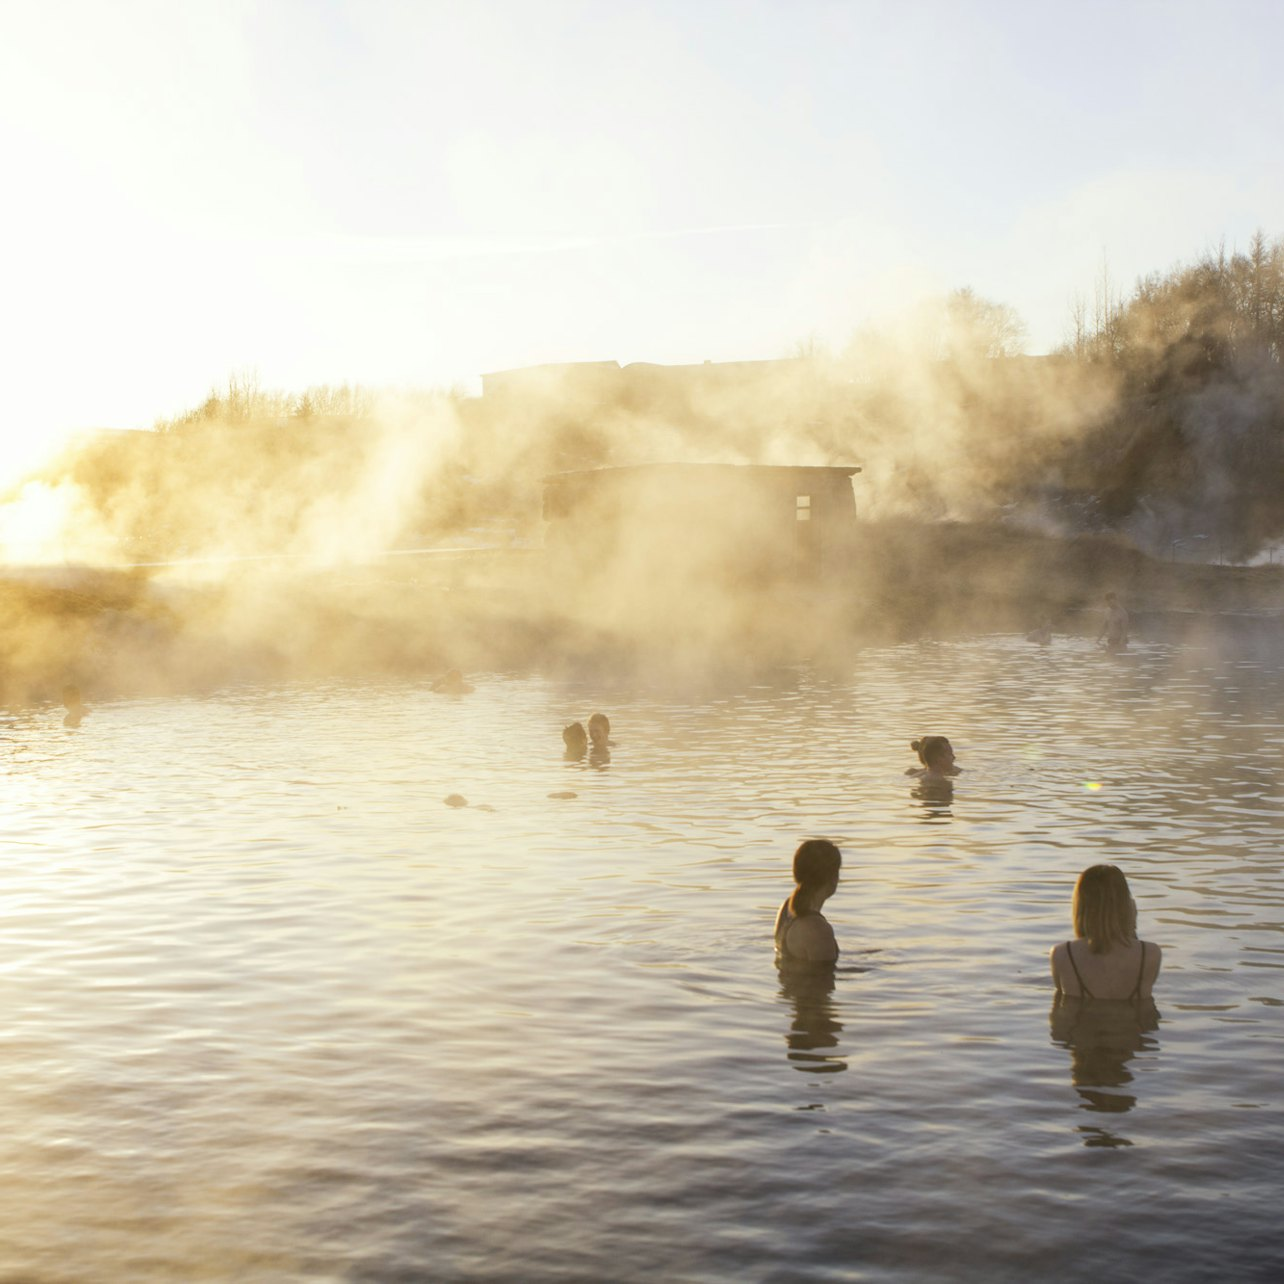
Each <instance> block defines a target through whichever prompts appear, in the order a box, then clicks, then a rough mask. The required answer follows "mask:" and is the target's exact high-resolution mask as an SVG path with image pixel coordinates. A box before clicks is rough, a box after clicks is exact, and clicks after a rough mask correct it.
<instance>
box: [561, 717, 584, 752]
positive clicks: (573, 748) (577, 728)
mask: <svg viewBox="0 0 1284 1284" xmlns="http://www.w3.org/2000/svg"><path fill="white" fill-rule="evenodd" d="M562 743H563V744H564V745H565V746H566V757H567V758H583V757H584V755H585V753H587V752H588V732H587V731H585V730H584V724H583V723H582V722H572V723H571V724H570V725H569V726H567V727H563V728H562Z"/></svg>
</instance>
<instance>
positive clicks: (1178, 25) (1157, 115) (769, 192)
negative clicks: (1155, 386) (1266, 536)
mask: <svg viewBox="0 0 1284 1284" xmlns="http://www.w3.org/2000/svg"><path fill="white" fill-rule="evenodd" d="M1281 49H1284V3H1277V2H1276V0H1218V2H1216V3H1215V2H1214V0H1201V2H1199V3H1192V2H1183V0H1170V2H1166V3H1161V2H1159V0H1153V2H1143V0H1133V2H1132V3H1129V2H1128V0H1109V2H1098V0H1087V2H1083V0H1077V2H1076V3H1073V4H1070V3H1058V4H1050V3H1039V2H1038V0H955V2H953V3H949V2H946V0H898V2H895V3H876V2H872V0H851V2H849V3H823V2H821V0H788V2H787V3H786V2H783V0H782V2H780V3H762V2H753V0H746V2H740V3H722V2H714V0H680V2H675V3H670V2H669V0H663V2H661V0H645V2H638V3H628V2H626V0H614V2H610V0H599V2H597V3H569V2H563V0H526V2H524V3H523V2H520V0H474V3H471V4H462V3H459V0H450V2H448V3H435V2H434V0H419V2H418V3H414V2H411V0H407V2H405V3H390V2H387V0H351V2H347V0H331V2H328V3H327V2H326V0H262V2H260V3H249V2H248V0H96V2H93V0H39V2H36V0H22V2H21V3H16V2H15V0H0V164H2V165H3V171H2V172H3V176H4V186H3V193H4V195H3V201H2V203H0V246H2V247H3V248H2V250H0V254H2V255H3V258H2V259H0V265H2V266H0V345H2V347H3V364H2V367H0V368H3V371H4V392H3V397H2V399H0V434H3V438H2V440H4V441H7V442H8V443H9V445H8V449H10V450H12V448H13V445H14V444H15V443H16V442H17V441H18V440H22V441H24V442H27V443H30V444H33V445H34V444H35V443H37V442H39V441H42V440H44V439H46V438H49V437H52V436H53V435H55V434H57V433H58V432H60V431H62V430H66V429H71V428H84V427H150V426H151V424H152V423H153V422H154V421H155V419H157V418H158V417H160V416H165V415H170V414H173V413H176V412H178V411H181V410H184V409H187V408H189V407H191V406H193V405H195V404H197V403H199V402H200V401H201V400H202V399H203V398H204V396H205V394H206V393H207V392H208V391H209V389H210V388H211V387H213V386H215V385H218V386H222V385H224V384H225V383H226V381H227V378H228V376H229V375H230V374H232V373H233V372H248V371H254V372H256V373H257V376H258V379H259V381H260V383H261V385H262V386H264V387H267V388H280V389H287V390H299V389H302V388H303V387H305V386H306V385H308V384H313V383H340V382H343V381H345V380H346V381H358V382H362V383H367V384H372V385H400V386H406V385H409V386H414V387H424V386H434V385H443V384H452V383H462V384H464V385H465V386H466V387H469V388H472V387H474V386H475V385H476V377H477V376H478V375H479V374H480V373H481V372H482V371H486V370H494V369H502V368H506V367H510V366H519V365H527V364H534V363H537V362H544V361H576V360H604V359H614V360H618V361H621V362H630V361H661V362H688V361H701V360H705V359H712V360H736V359H750V358H760V357H774V356H781V355H786V354H787V353H789V352H790V351H791V350H793V349H794V348H796V346H797V345H798V344H799V343H800V342H803V341H806V340H807V339H808V338H809V337H813V336H814V337H816V338H818V339H820V340H821V341H823V342H826V343H828V344H831V345H834V346H838V347H840V346H841V345H842V343H843V342H844V341H845V340H846V339H847V337H848V336H849V335H850V334H851V333H852V332H853V331H854V330H855V329H856V328H858V327H859V326H861V325H862V324H865V323H868V322H870V321H871V320H873V321H877V320H878V319H879V318H882V317H886V316H888V315H890V314H892V313H894V312H896V311H897V310H900V309H903V308H905V307H906V306H908V305H910V304H912V303H913V302H915V301H916V300H919V299H921V298H923V297H925V296H927V295H930V294H932V293H935V292H944V291H948V290H950V289H953V288H955V287H958V286H964V285H967V286H971V287H972V288H973V289H975V290H976V291H977V293H978V294H980V295H982V296H984V297H986V298H990V299H993V300H995V301H998V302H1002V303H1007V304H1010V305H1011V306H1012V307H1014V308H1016V310H1017V311H1018V312H1019V313H1020V314H1021V316H1022V318H1023V319H1024V320H1025V322H1026V324H1027V325H1028V327H1029V333H1030V350H1031V351H1043V350H1046V349H1048V348H1050V347H1052V346H1055V345H1056V344H1057V343H1058V342H1059V341H1060V340H1061V339H1062V338H1063V337H1064V335H1065V330H1066V325H1067V320H1068V316H1069V309H1070V301H1071V298H1072V296H1073V295H1074V294H1075V292H1076V291H1081V292H1083V293H1084V294H1086V295H1088V296H1090V295H1091V291H1092V288H1093V280H1094V277H1095V276H1097V275H1098V274H1099V272H1100V269H1101V264H1102V261H1103V256H1104V258H1105V260H1106V261H1107V262H1108V264H1109V270H1110V272H1111V275H1112V276H1113V277H1114V279H1115V280H1116V281H1117V282H1118V283H1119V284H1120V286H1121V287H1122V288H1123V289H1124V290H1125V291H1126V290H1128V289H1130V288H1131V286H1132V284H1133V282H1134V280H1135V279H1136V277H1137V276H1138V275H1139V274H1141V273H1145V272H1149V271H1153V270H1166V269H1168V268H1170V267H1172V266H1173V265H1174V264H1175V263H1177V262H1178V261H1189V260H1191V259H1193V258H1195V257H1197V256H1198V255H1199V254H1200V253H1202V252H1203V251H1205V250H1207V249H1210V248H1214V247H1216V246H1217V245H1218V244H1219V243H1220V242H1223V241H1224V242H1225V244H1226V246H1227V247H1228V248H1231V249H1235V248H1239V249H1243V248H1245V247H1246V246H1247V243H1248V240H1249V237H1250V236H1251V235H1252V232H1253V230H1254V229H1255V228H1259V227H1260V228H1261V229H1262V230H1263V231H1265V233H1266V234H1267V236H1268V237H1270V238H1272V239H1273V238H1275V237H1278V236H1281V235H1284V164H1282V163H1281V162H1284V155H1282V154H1281V153H1282V151H1284V148H1282V147H1281V141H1280V140H1281V130H1280V125H1281V122H1282V121H1284V77H1281V75H1280V72H1279V53H1280V50H1281Z"/></svg>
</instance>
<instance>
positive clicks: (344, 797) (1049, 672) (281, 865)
mask: <svg viewBox="0 0 1284 1284" xmlns="http://www.w3.org/2000/svg"><path fill="white" fill-rule="evenodd" d="M470 680H472V681H473V682H474V683H475V685H476V690H475V692H474V693H473V694H471V695H467V696H462V697H450V696H442V695H434V694H433V693H432V692H431V691H429V690H428V689H427V685H426V684H423V685H419V684H410V683H397V684H391V683H387V684H381V685H376V684H365V685H355V684H348V685H331V686H316V685H313V686H306V687H292V688H288V689H241V690H231V691H226V692H223V693H221V694H217V695H214V696H207V697H204V698H199V699H198V698H192V699H174V700H150V701H139V702H121V703H114V704H106V705H100V706H98V707H95V708H94V709H93V711H92V712H91V713H90V714H89V716H88V717H87V718H86V719H85V721H84V724H83V725H82V726H81V727H80V728H78V729H76V730H68V729H64V728H63V727H62V726H61V722H60V715H61V711H60V710H59V711H54V710H47V711H39V712H35V713H28V714H23V715H12V716H11V717H10V718H9V720H8V721H7V723H6V724H5V725H4V726H3V733H4V738H3V741H0V753H2V754H3V762H4V791H3V801H2V803H0V806H3V821H4V828H3V833H4V862H3V866H2V867H0V897H2V900H0V906H2V909H3V920H2V922H3V930H4V951H3V956H2V960H0V962H2V968H0V986H2V990H0V993H2V995H3V999H4V1003H5V1010H6V1012H7V1013H8V1020H7V1022H6V1024H5V1027H4V1031H3V1035H2V1036H0V1039H2V1044H3V1047H2V1051H3V1055H2V1056H0V1075H3V1087H4V1091H3V1093H0V1192H2V1195H3V1207H4V1209H5V1212H6V1216H5V1217H4V1218H3V1221H2V1223H0V1273H2V1274H3V1275H4V1276H6V1277H19V1276H20V1277H21V1278H23V1279H30V1280H63V1279H131V1280H148V1279H183V1280H190V1279H206V1278H208V1279H227V1278H237V1279H255V1278H262V1279H277V1278H308V1279H345V1280H347V1279H372V1280H374V1279H377V1280H384V1279H395V1278H440V1279H527V1280H529V1279H545V1278H547V1279H553V1278H557V1279H584V1280H601V1279H657V1278H663V1279H704V1278H715V1277H717V1278H738V1279H762V1280H773V1279H780V1280H785V1279H872V1280H884V1279H886V1280H893V1279H896V1280H904V1279H916V1278H925V1277H932V1276H937V1277H940V1276H947V1277H951V1278H976V1279H994V1278H1007V1279H1029V1278H1034V1277H1040V1278H1055V1279H1097V1278H1126V1277H1141V1276H1146V1277H1151V1278H1163V1279H1165V1280H1184V1279H1191V1280H1195V1279H1228V1278H1236V1279H1254V1278H1261V1279H1266V1278H1269V1277H1274V1276H1277V1275H1278V1268H1279V1265H1280V1262H1281V1261H1282V1260H1284V1258H1282V1254H1284V1235H1282V1234H1281V1232H1280V1230H1279V1228H1278V1215H1277V1205H1278V1198H1279V1191H1280V1189H1281V1186H1282V1185H1284V1146H1282V1145H1281V1143H1282V1142H1284V1128H1282V1127H1281V1114H1280V1105H1281V1089H1280V1074H1279V1067H1280V1064H1281V1052H1282V1051H1284V1047H1282V1039H1281V1021H1280V1008H1281V1005H1282V1004H1284V878H1282V876H1281V842H1280V839H1281V816H1282V813H1284V783H1282V780H1281V760H1282V758H1284V667H1282V666H1281V664H1280V662H1279V660H1278V659H1277V658H1276V657H1275V655H1274V654H1273V653H1272V651H1271V649H1270V647H1269V646H1268V645H1267V644H1266V643H1265V642H1264V641H1263V640H1262V638H1261V637H1260V636H1259V637H1258V638H1257V639H1256V641H1253V640H1248V641H1244V642H1236V641H1235V640H1234V639H1233V638H1232V637H1230V636H1229V635H1228V636H1227V637H1226V638H1225V639H1223V640H1222V643H1221V644H1219V645H1212V644H1210V643H1209V642H1208V641H1207V640H1205V642H1204V643H1202V644H1200V645H1180V644H1171V645H1168V644H1165V645H1160V644H1151V645H1144V644H1143V645H1139V646H1136V647H1135V648H1134V649H1133V650H1132V651H1131V652H1129V653H1127V654H1125V655H1123V656H1118V657H1110V656H1107V655H1105V654H1103V653H1101V652H1099V651H1097V650H1095V649H1094V648H1093V647H1091V646H1090V645H1089V644H1087V643H1086V642H1081V641H1077V640H1065V641H1058V642H1057V643H1055V644H1054V645H1053V646H1052V647H1050V648H1046V649H1040V648H1035V647H1030V646H1028V645H1027V644H1025V643H1024V642H1018V641H1015V640H1013V639H1010V638H1002V637H1000V638H978V639H971V640H964V641H957V642H940V643H916V644H911V645H905V646H899V647H891V648H887V649H870V650H865V651H862V652H858V653H856V654H854V655H853V657H852V660H851V663H850V665H848V666H843V667H840V668H837V669H835V668H829V669H826V670H817V669H812V668H807V667H795V668H788V669H780V670H774V671H770V672H765V673H759V674H755V675H752V676H748V677H746V676H743V675H741V676H729V677H727V678H726V679H725V680H724V681H723V682H722V683H721V684H719V685H714V686H710V685H709V684H708V683H703V684H696V683H694V682H692V683H688V684H685V685H684V684H681V683H676V682H674V681H673V680H672V679H662V678H661V677H659V676H658V675H657V676H656V678H655V679H654V680H653V681H648V680H646V679H641V680H639V679H636V678H635V679H631V680H630V681H629V682H628V683H627V684H624V683H622V682H615V683H613V682H611V681H609V680H605V679H602V678H600V677H599V678H596V679H593V680H588V679H585V680H584V681H579V682H571V681H565V680H556V679H551V678H547V677H541V676H538V675H530V674H517V673H484V674H472V675H470ZM597 708H602V709H605V710H606V711H607V712H608V713H609V714H610V715H611V718H612V722H613V738H614V740H615V745H614V747H613V750H612V755H611V760H610V762H609V764H603V763H597V764H590V763H589V762H587V761H585V762H582V763H569V764H568V763H566V762H563V761H562V758H561V740H560V728H561V726H562V725H563V724H564V723H565V722H567V721H570V720H572V719H574V718H579V719H581V720H586V719H587V717H588V715H589V713H591V712H593V710H594V709H597ZM924 732H945V733H947V734H949V735H950V736H951V738H952V740H953V742H954V745H955V748H956V750H957V752H958V755H959V761H960V763H961V764H962V765H963V766H964V767H965V768H966V771H965V773H964V774H963V775H961V776H960V777H959V778H958V781H957V783H956V785H955V787H954V789H953V791H952V794H949V795H945V796H943V795H941V794H939V793H937V794H933V793H931V792H930V791H929V792H928V793H926V794H925V793H924V791H923V790H921V789H920V788H919V787H918V786H917V783H916V782H915V781H914V780H913V779H910V778H907V777H906V776H905V775H904V771H905V768H906V767H908V766H909V765H910V764H911V759H912V756H911V754H910V752H909V748H908V742H909V740H910V739H911V738H912V737H914V736H916V735H919V734H922V733H924ZM567 793H571V794H574V795H575V796H574V797H569V798H568V797H558V798H555V797H552V796H551V795H553V794H567ZM451 794H459V795H461V796H462V797H463V798H465V799H467V801H468V804H469V805H468V806H466V807H450V806H447V805H446V804H445V802H444V799H445V798H446V797H447V796H448V795H451ZM813 835H824V836H827V837H830V838H832V839H834V840H835V841H836V842H838V843H839V845H840V846H841V847H842V849H843V851H844V854H845V866H844V874H843V882H842V885H841V886H840V888H839V891H838V894H837V896H836V897H835V898H834V900H833V901H832V902H831V903H830V906H829V914H830V918H831V921H833V923H834V925H835V930H836V932H837V934H838V938H839V942H840V944H841V945H842V946H843V948H844V954H843V958H842V961H841V964H840V967H839V969H838V971H837V973H836V974H835V975H834V976H833V977H832V978H827V977H825V976H823V975H822V976H819V977H816V976H812V977H803V978H792V977H789V976H782V975H781V974H780V973H779V972H778V971H777V969H776V967H775V966H774V963H773V960H772V954H771V947H770V931H771V923H772V919H773V917H774V914H775V911H776V907H777V905H778V904H779V901H780V900H781V898H782V897H783V896H784V895H785V894H786V893H787V892H788V890H789V878H788V863H789V857H790V854H791V853H792V850H793V848H794V846H795V845H796V844H797V842H798V841H799V840H800V839H801V838H803V837H807V836H813ZM1100 860H1109V861H1113V862H1116V863H1118V864H1120V865H1121V866H1122V867H1123V868H1124V870H1125V872H1126V873H1127V874H1128V876H1129V879H1130V881H1131V883H1132V886H1133V890H1134V893H1135V895H1136V898H1137V901H1138V904H1139V908H1140V918H1141V927H1142V932H1143V935H1144V936H1146V937H1147V938H1148V939H1151V940H1155V941H1157V942H1159V943H1160V944H1161V945H1162V947H1163V949H1164V955H1165V960H1164V970H1163V974H1162V976H1161V978H1160V982H1159V985H1158V987H1157V991H1156V1000H1157V1006H1156V1009H1155V1010H1154V1011H1153V1012H1151V1011H1142V1012H1137V1013H1134V1012H1133V1011H1132V1010H1131V1009H1127V1010H1126V1011H1123V1012H1120V1011H1119V1010H1118V1009H1117V1005H1102V1008H1099V1009H1098V1010H1097V1011H1095V1012H1089V1011H1084V1010H1080V1011H1077V1012H1076V1011H1072V1010H1069V1009H1066V1008H1062V1009H1059V1010H1054V1008H1053V1003H1052V992H1051V989H1050V983H1049V979H1048V975H1047V958H1046V956H1047V950H1048V948H1049V946H1051V945H1052V944H1053V943H1054V942H1056V941H1058V940H1062V939H1064V938H1065V937H1066V936H1067V935H1068V934H1069V904H1070V892H1071V889H1072V886H1073V882H1074V878H1075V876H1076V874H1077V873H1078V871H1079V870H1080V869H1081V868H1082V867H1083V866H1085V865H1087V864H1090V863H1093V862H1095V861H1100ZM1081 1006H1082V1005H1081ZM1103 1009H1104V1010H1103Z"/></svg>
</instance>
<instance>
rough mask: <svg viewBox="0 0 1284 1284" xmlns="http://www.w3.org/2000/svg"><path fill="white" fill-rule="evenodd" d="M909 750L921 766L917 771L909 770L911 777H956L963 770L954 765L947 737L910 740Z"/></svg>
mask: <svg viewBox="0 0 1284 1284" xmlns="http://www.w3.org/2000/svg"><path fill="white" fill-rule="evenodd" d="M910 748H911V749H913V750H914V752H915V753H916V754H918V760H919V762H921V763H922V764H923V765H922V767H921V768H919V769H915V768H910V772H911V774H913V775H923V776H926V775H931V776H957V775H958V773H959V772H960V771H962V770H963V769H962V768H961V767H957V766H955V765H954V746H953V745H952V744H950V741H949V738H948V737H947V736H923V737H922V738H921V739H918V740H911V741H910Z"/></svg>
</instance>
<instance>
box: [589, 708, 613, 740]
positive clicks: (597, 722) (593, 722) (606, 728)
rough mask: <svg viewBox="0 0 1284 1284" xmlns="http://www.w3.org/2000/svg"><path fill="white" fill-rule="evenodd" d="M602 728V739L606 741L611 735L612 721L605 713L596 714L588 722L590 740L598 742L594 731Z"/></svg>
mask: <svg viewBox="0 0 1284 1284" xmlns="http://www.w3.org/2000/svg"><path fill="white" fill-rule="evenodd" d="M599 728H601V731H602V739H603V740H605V739H606V738H607V736H609V735H610V734H611V720H610V718H608V717H607V716H606V714H604V713H595V714H594V715H593V716H592V717H591V718H590V719H589V721H588V734H589V739H590V740H593V741H596V740H597V737H596V736H595V735H594V734H593V733H594V731H596V730H598V729H599Z"/></svg>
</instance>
